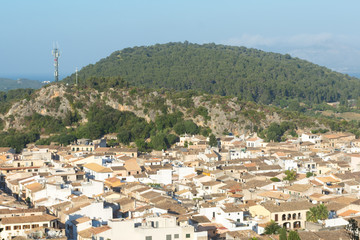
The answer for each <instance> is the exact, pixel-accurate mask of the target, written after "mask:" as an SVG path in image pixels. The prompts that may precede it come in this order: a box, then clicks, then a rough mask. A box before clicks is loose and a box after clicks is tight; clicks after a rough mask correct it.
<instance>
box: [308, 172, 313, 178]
mask: <svg viewBox="0 0 360 240" xmlns="http://www.w3.org/2000/svg"><path fill="white" fill-rule="evenodd" d="M313 175H314V174H313V173H312V172H307V173H306V177H307V178H309V177H312V176H313Z"/></svg>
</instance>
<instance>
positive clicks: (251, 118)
mask: <svg viewBox="0 0 360 240" xmlns="http://www.w3.org/2000/svg"><path fill="white" fill-rule="evenodd" d="M0 103H1V105H0V106H4V107H1V108H0V147H6V146H10V147H13V148H15V149H16V150H17V151H18V152H20V151H21V149H22V148H23V147H25V145H26V144H28V143H31V142H36V143H37V144H50V143H51V142H55V143H58V144H64V145H67V144H69V143H71V142H73V141H74V140H76V139H79V138H90V139H98V138H101V137H102V136H104V135H105V134H109V133H115V134H116V135H117V138H118V140H117V141H114V142H110V143H109V146H114V145H117V144H120V145H122V146H128V145H131V146H136V147H137V148H138V149H139V150H140V151H150V150H151V149H157V150H161V149H166V148H168V147H170V146H171V145H172V144H173V143H174V142H176V141H177V139H178V137H179V136H180V135H181V134H184V133H188V134H201V135H203V136H212V137H213V138H215V136H221V135H228V134H230V133H231V134H233V135H236V136H240V135H242V134H249V133H251V132H257V134H258V135H259V136H260V137H262V138H264V139H265V141H284V140H286V139H288V138H289V137H295V136H297V132H298V130H311V131H313V132H315V131H318V132H319V131H320V132H326V131H349V132H352V133H354V134H356V136H357V137H359V136H360V130H359V127H360V121H346V120H342V119H335V118H330V117H325V116H322V115H314V116H309V115H305V114H306V112H305V113H302V112H301V111H296V110H291V109H290V107H289V108H286V109H282V108H278V107H276V106H267V105H262V104H257V103H254V102H251V101H245V100H241V99H239V98H237V97H229V96H219V95H214V94H206V93H200V92H197V91H194V90H186V91H175V90H166V89H161V90H153V89H150V88H143V87H131V86H130V87H129V84H128V83H127V82H125V81H123V80H122V79H121V78H116V77H110V78H96V77H93V78H88V79H87V81H86V87H81V86H74V85H67V84H64V83H62V82H59V83H53V84H50V85H47V86H45V87H43V88H41V89H40V90H35V91H34V90H22V89H18V90H12V91H9V92H7V93H3V96H2V98H1V99H0ZM212 134H213V135H212ZM214 135H215V136H214Z"/></svg>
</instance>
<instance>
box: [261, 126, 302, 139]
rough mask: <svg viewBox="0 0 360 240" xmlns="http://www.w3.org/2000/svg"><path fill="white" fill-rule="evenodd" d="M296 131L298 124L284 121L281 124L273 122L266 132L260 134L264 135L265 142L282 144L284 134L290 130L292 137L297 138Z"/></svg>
mask: <svg viewBox="0 0 360 240" xmlns="http://www.w3.org/2000/svg"><path fill="white" fill-rule="evenodd" d="M295 129H296V124H295V123H294V122H287V121H284V122H282V123H280V124H278V123H275V122H273V123H271V124H270V125H269V127H268V128H267V129H266V130H263V131H262V132H260V135H263V136H264V137H265V141H267V142H271V141H275V142H280V141H281V140H282V137H283V135H284V133H285V132H286V131H288V130H289V134H290V135H294V136H296V135H297V134H296V132H295Z"/></svg>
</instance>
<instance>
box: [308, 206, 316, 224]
mask: <svg viewBox="0 0 360 240" xmlns="http://www.w3.org/2000/svg"><path fill="white" fill-rule="evenodd" d="M317 220H318V219H317V208H316V207H312V208H310V209H309V211H308V212H306V221H308V222H317Z"/></svg>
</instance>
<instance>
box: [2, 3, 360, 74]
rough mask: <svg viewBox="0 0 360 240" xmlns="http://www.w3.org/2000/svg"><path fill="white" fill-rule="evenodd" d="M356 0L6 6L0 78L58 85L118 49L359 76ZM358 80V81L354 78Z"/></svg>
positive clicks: (359, 26)
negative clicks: (273, 58)
mask: <svg viewBox="0 0 360 240" xmlns="http://www.w3.org/2000/svg"><path fill="white" fill-rule="evenodd" d="M359 9H360V1H358V0H347V1H338V0H336V1H335V0H291V1H290V0H251V1H250V0H247V1H242V0H223V1H219V0H216V1H215V0H214V1H213V0H191V1H190V0H152V1H151V0H131V1H121V0H106V1H99V0H97V1H93V0H62V1H54V0H34V1H29V0H11V1H6V0H3V1H1V7H0V78H1V77H8V78H13V79H17V78H29V79H37V80H53V71H54V66H53V56H52V55H51V50H52V48H53V44H54V43H55V42H57V43H58V45H59V48H60V51H61V56H60V59H59V72H60V79H62V78H64V77H66V76H68V75H70V74H71V73H73V72H75V69H76V67H78V69H81V68H82V67H84V66H86V65H88V64H94V63H96V62H97V61H99V60H100V59H101V58H105V57H107V56H108V55H110V54H111V53H112V52H114V51H116V50H121V49H123V48H127V47H133V46H143V45H153V44H156V43H167V42H183V41H189V42H192V43H198V44H203V43H217V44H226V45H234V46H245V47H251V48H257V49H261V50H264V51H270V52H279V53H289V54H290V55H291V56H293V57H299V58H302V59H305V60H309V61H311V62H313V63H316V64H319V65H322V66H326V67H328V68H330V69H332V70H334V71H339V72H343V73H348V74H350V75H355V74H359V73H360V15H359V13H358V12H359ZM359 77H360V74H359Z"/></svg>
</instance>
